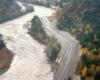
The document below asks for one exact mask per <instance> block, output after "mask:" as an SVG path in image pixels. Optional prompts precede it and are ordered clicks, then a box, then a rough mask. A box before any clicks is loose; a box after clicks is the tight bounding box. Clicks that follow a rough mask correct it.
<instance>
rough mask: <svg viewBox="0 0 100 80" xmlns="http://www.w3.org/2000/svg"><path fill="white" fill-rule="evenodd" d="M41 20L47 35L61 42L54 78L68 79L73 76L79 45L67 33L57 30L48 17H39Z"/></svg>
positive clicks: (57, 79) (56, 79) (58, 79)
mask: <svg viewBox="0 0 100 80" xmlns="http://www.w3.org/2000/svg"><path fill="white" fill-rule="evenodd" d="M40 19H41V22H42V24H43V27H44V29H45V31H46V32H47V34H48V35H49V36H55V38H57V40H58V41H59V42H60V44H61V52H60V54H59V55H58V58H59V59H60V60H61V63H60V65H59V68H58V70H57V72H56V74H55V79H54V80H68V78H69V77H73V75H74V71H75V67H76V62H77V59H78V54H79V50H80V45H79V42H78V41H77V40H75V39H74V38H73V37H72V36H71V35H70V34H69V33H67V32H63V31H59V30H58V29H57V28H56V27H55V25H54V24H52V22H50V20H49V19H48V17H41V18H40Z"/></svg>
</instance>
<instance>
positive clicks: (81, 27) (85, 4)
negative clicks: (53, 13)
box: [58, 0, 100, 48]
mask: <svg viewBox="0 0 100 80" xmlns="http://www.w3.org/2000/svg"><path fill="white" fill-rule="evenodd" d="M61 7H62V11H61V14H60V18H59V20H58V21H59V24H58V28H59V29H61V30H67V31H70V32H71V33H72V34H74V35H75V37H77V38H78V39H79V40H80V42H81V43H82V44H83V45H85V46H87V47H89V48H95V47H96V48H99V47H100V43H99V41H100V32H99V31H100V1H99V0H95V1H94V0H76V1H75V0H73V2H72V3H71V4H69V5H68V4H65V5H63V6H61Z"/></svg>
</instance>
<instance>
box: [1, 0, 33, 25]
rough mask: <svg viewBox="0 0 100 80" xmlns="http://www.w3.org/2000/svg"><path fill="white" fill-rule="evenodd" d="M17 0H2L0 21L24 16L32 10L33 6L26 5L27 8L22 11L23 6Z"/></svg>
mask: <svg viewBox="0 0 100 80" xmlns="http://www.w3.org/2000/svg"><path fill="white" fill-rule="evenodd" d="M16 1H17V0H0V23H1V22H4V21H7V20H10V19H13V18H16V17H19V16H22V15H24V14H26V13H29V12H32V11H33V10H34V9H33V7H32V6H28V5H25V4H24V5H23V6H25V8H26V10H25V11H22V10H21V9H22V7H21V6H20V5H18V3H16Z"/></svg>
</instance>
